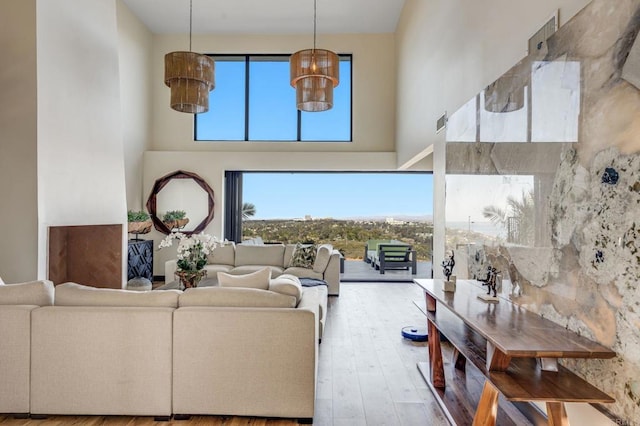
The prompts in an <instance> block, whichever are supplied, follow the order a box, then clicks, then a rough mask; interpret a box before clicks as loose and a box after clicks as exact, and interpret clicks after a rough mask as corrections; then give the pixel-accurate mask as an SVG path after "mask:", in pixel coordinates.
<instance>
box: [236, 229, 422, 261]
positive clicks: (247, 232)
mask: <svg viewBox="0 0 640 426" xmlns="http://www.w3.org/2000/svg"><path fill="white" fill-rule="evenodd" d="M242 229H243V238H244V239H246V238H253V237H258V236H259V237H262V239H263V240H264V241H265V242H268V243H285V244H290V243H293V244H295V243H299V242H302V243H314V244H322V243H330V244H332V245H333V246H334V247H335V248H336V249H338V250H340V251H341V252H342V254H343V255H344V257H345V258H346V259H350V260H351V259H354V260H355V259H362V258H363V255H364V245H365V243H366V242H367V241H368V240H399V241H402V242H405V243H408V244H412V245H413V246H414V249H415V250H416V254H417V258H418V260H421V261H430V260H431V247H432V239H433V223H432V222H417V221H416V222H404V221H394V222H392V223H388V222H384V221H373V220H338V219H313V220H285V219H282V220H245V221H244V222H243V228H242Z"/></svg>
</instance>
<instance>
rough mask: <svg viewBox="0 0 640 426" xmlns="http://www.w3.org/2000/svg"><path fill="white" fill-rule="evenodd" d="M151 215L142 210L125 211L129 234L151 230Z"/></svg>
mask: <svg viewBox="0 0 640 426" xmlns="http://www.w3.org/2000/svg"><path fill="white" fill-rule="evenodd" d="M151 225H152V223H151V217H150V216H149V213H147V212H145V211H144V210H128V211H127V228H128V229H127V230H128V231H129V233H131V234H136V236H137V235H138V234H146V233H148V232H149V231H151Z"/></svg>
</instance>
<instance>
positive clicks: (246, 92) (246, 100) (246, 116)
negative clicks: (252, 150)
mask: <svg viewBox="0 0 640 426" xmlns="http://www.w3.org/2000/svg"><path fill="white" fill-rule="evenodd" d="M249 61H250V59H249V55H247V56H245V58H244V140H245V141H248V140H249V68H250V66H249Z"/></svg>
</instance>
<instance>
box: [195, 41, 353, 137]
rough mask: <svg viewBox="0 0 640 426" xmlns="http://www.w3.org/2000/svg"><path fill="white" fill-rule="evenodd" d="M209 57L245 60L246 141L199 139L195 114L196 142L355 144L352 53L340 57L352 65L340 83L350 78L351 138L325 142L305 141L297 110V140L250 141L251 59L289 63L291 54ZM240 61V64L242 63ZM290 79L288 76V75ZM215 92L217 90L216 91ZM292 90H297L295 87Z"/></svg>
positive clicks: (213, 56) (196, 115)
mask: <svg viewBox="0 0 640 426" xmlns="http://www.w3.org/2000/svg"><path fill="white" fill-rule="evenodd" d="M207 56H209V57H211V58H213V60H214V61H216V62H217V59H218V58H244V64H245V75H244V88H245V92H244V139H198V114H194V118H193V140H194V141H195V142H200V143H208V142H231V143H233V142H285V143H289V142H294V143H295V142H303V143H326V142H333V143H344V142H346V143H350V142H353V54H351V53H339V54H338V57H339V58H340V61H341V62H342V60H343V59H345V60H347V59H348V62H349V63H350V67H349V73H348V76H344V75H343V73H341V74H340V81H341V82H342V81H343V79H344V78H345V77H348V79H349V82H350V85H349V138H348V139H339V140H338V139H323V140H303V139H302V111H300V110H298V109H296V139H250V138H249V126H250V115H249V113H250V111H249V101H250V96H251V94H250V91H249V86H250V78H251V76H250V66H251V58H263V59H264V58H283V59H285V58H286V61H287V62H288V60H289V57H291V54H282V53H273V54H271V53H250V54H238V53H223V54H214V53H209V54H207ZM240 61H241V60H240ZM240 61H238V62H240ZM287 78H288V75H287ZM214 90H215V89H214ZM291 90H295V89H294V88H293V87H292V88H291ZM308 114H318V113H308Z"/></svg>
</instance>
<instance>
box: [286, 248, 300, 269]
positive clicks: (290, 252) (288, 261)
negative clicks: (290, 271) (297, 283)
mask: <svg viewBox="0 0 640 426" xmlns="http://www.w3.org/2000/svg"><path fill="white" fill-rule="evenodd" d="M296 245H297V244H287V245H286V246H284V263H283V265H284V266H285V267H289V265H291V259H292V258H293V252H295V251H296Z"/></svg>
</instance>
